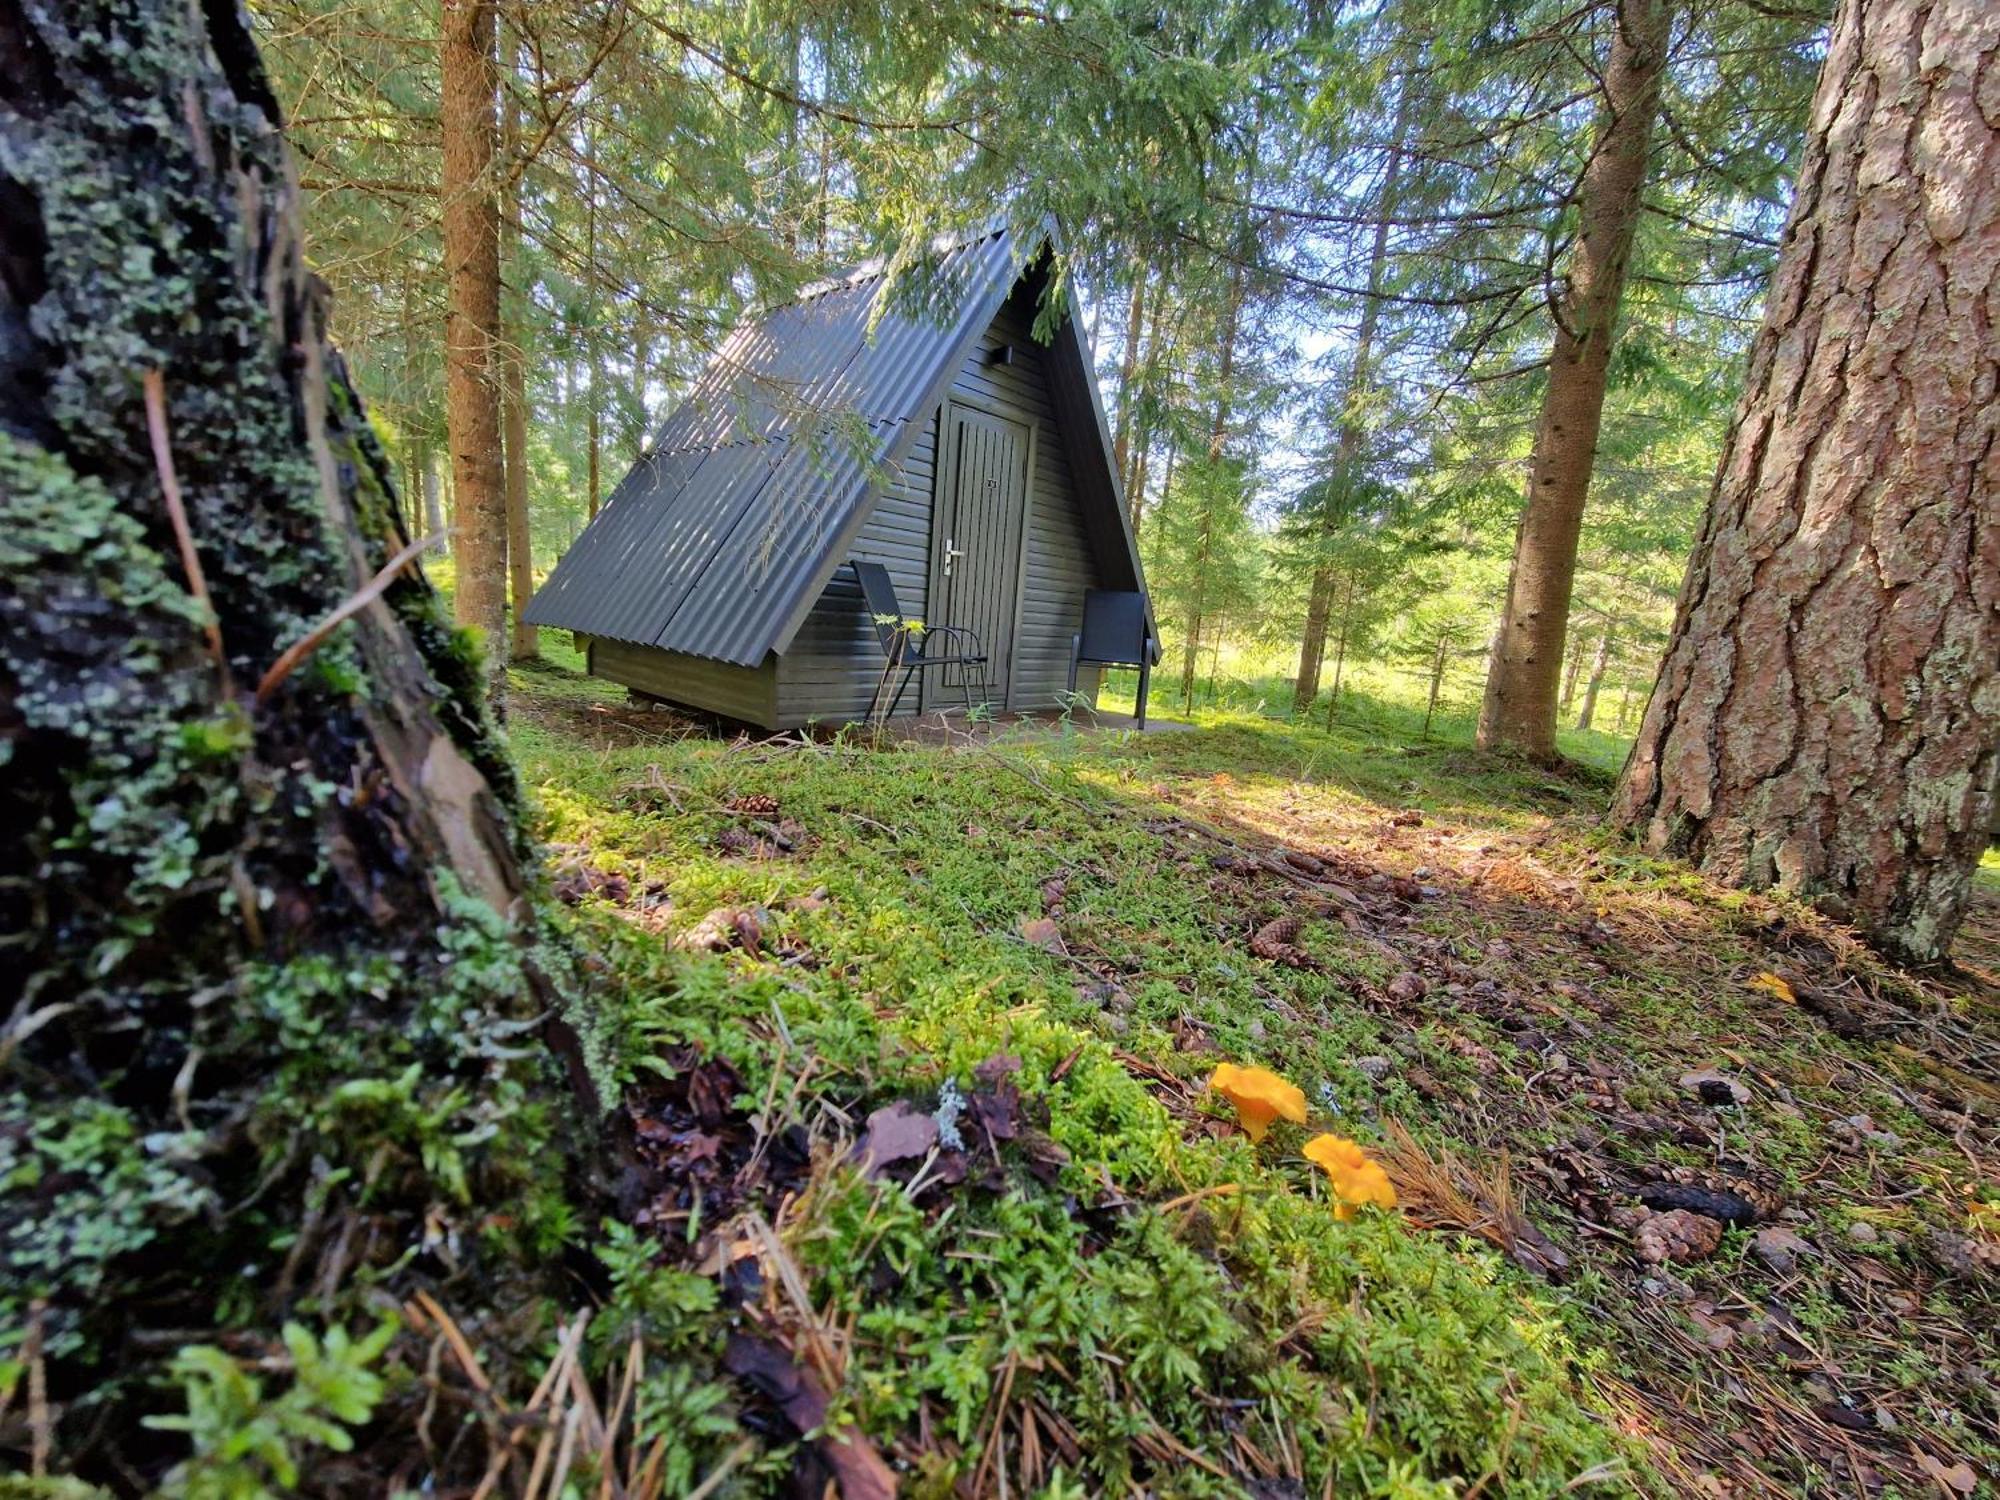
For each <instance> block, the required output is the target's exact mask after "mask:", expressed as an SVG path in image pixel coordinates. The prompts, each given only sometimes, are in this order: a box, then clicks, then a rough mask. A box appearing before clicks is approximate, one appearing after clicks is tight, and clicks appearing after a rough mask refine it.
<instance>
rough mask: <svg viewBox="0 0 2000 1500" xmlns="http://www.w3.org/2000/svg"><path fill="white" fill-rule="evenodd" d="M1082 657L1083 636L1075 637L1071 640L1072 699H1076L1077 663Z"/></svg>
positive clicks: (1070, 685)
mask: <svg viewBox="0 0 2000 1500" xmlns="http://www.w3.org/2000/svg"><path fill="white" fill-rule="evenodd" d="M1082 656H1083V636H1082V635H1081V634H1077V635H1073V636H1071V637H1070V638H1069V695H1070V697H1071V698H1075V697H1076V667H1077V662H1078V661H1079V660H1080V659H1081V658H1082Z"/></svg>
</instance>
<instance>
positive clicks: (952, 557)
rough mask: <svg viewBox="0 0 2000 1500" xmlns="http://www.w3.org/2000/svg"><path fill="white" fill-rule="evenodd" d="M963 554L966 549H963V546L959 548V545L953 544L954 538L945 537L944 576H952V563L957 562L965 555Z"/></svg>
mask: <svg viewBox="0 0 2000 1500" xmlns="http://www.w3.org/2000/svg"><path fill="white" fill-rule="evenodd" d="M963 556H965V552H964V550H963V549H962V548H959V547H955V546H953V545H952V539H951V538H950V537H946V538H945V539H944V576H945V577H947V578H949V577H951V565H952V564H953V563H955V562H957V561H958V560H959V559H960V558H961V557H963Z"/></svg>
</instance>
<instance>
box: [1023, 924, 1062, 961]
mask: <svg viewBox="0 0 2000 1500" xmlns="http://www.w3.org/2000/svg"><path fill="white" fill-rule="evenodd" d="M1019 930H1020V933H1021V939H1022V941H1023V942H1028V943H1033V944H1034V945H1035V946H1036V947H1037V948H1046V949H1048V951H1049V952H1051V953H1060V952H1062V951H1063V938H1062V928H1060V927H1058V926H1057V925H1056V924H1055V922H1054V921H1053V920H1052V919H1051V918H1048V917H1024V918H1022V919H1021V926H1020V929H1019Z"/></svg>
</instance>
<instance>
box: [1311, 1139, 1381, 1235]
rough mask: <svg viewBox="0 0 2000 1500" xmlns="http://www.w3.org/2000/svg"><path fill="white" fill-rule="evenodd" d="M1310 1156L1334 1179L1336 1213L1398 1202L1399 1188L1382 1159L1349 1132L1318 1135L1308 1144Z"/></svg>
mask: <svg viewBox="0 0 2000 1500" xmlns="http://www.w3.org/2000/svg"><path fill="white" fill-rule="evenodd" d="M1305 1155H1306V1160H1307V1161H1311V1162H1316V1163H1318V1164H1319V1165H1320V1166H1321V1167H1322V1168H1324V1169H1325V1171H1326V1175H1327V1176H1328V1177H1330V1178H1331V1179H1333V1197H1334V1207H1333V1212H1334V1217H1336V1218H1341V1219H1351V1218H1353V1217H1354V1210H1355V1209H1357V1208H1359V1207H1360V1206H1361V1205H1362V1204H1364V1203H1372V1204H1374V1205H1375V1206H1376V1207H1378V1208H1394V1207H1395V1206H1396V1189H1395V1188H1394V1186H1392V1185H1391V1183H1390V1181H1389V1174H1388V1173H1387V1172H1384V1171H1383V1170H1382V1167H1381V1164H1380V1163H1379V1162H1373V1161H1370V1160H1369V1159H1368V1153H1367V1152H1366V1151H1363V1150H1362V1149H1361V1147H1360V1146H1359V1145H1358V1144H1356V1143H1355V1142H1353V1141H1350V1140H1348V1139H1347V1138H1346V1137H1345V1136H1338V1135H1316V1136H1314V1137H1313V1138H1312V1139H1311V1140H1309V1141H1307V1142H1306V1144H1305Z"/></svg>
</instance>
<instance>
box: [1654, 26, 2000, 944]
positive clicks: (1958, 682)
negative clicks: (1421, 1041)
mask: <svg viewBox="0 0 2000 1500" xmlns="http://www.w3.org/2000/svg"><path fill="white" fill-rule="evenodd" d="M1996 79H2000V10H1996V9H1995V8H1994V7H1992V6H1990V5H1952V4H1945V3H1937V4H1927V3H1919V0H1846V3H1843V4H1842V5H1841V7H1840V11H1839V14H1838V16H1837V17H1836V19H1835V23H1834V28H1833V32H1832V36H1831V38H1830V41H1829V45H1828V50H1827V56H1826V61H1825V64H1824V66H1823V68H1822V71H1821V75H1820V84H1819V90H1818V93H1817V96H1816V97H1815V100H1814V103H1813V114H1812V121H1811V128H1810V134H1809V137H1808V141H1807V148H1806V153H1805V158H1804V162H1803V164H1802V166H1801V167H1800V171H1799V183H1798V192H1797V199H1796V202H1795V203H1794V205H1793V209H1792V218H1791V223H1790V225H1789V227H1788V228H1787V230H1786V233H1785V237H1784V240H1783V242H1782V246H1781V249H1780V253H1779V259H1778V267H1777V272H1776V275H1775V277H1774V280H1773V283H1772V287H1771V292H1770V296H1769V300H1768V302H1767V305H1766V308H1765V314H1764V323H1763V327H1762V329H1761V331H1760V332H1759V334H1758V336H1757V340H1756V342H1755V344H1754V345H1753V347H1752V351H1751V357H1750V369H1749V375H1748V378H1747V380H1746V383H1745V388H1744V396H1743V401H1742V404H1741V406H1740V407H1739V408H1738V410H1737V414H1736V417H1735V420H1734V422H1733V423H1732V425H1731V428H1730V432H1729V437H1728V440H1727V443H1726V446H1725V449H1724V454H1723V459H1722V463H1721V467H1720V468H1719V470H1718V471H1717V474H1716V478H1715V484H1714V488H1713V489H1712V491H1711V492H1710V497H1709V507H1708V514H1707V518H1706V520H1705V521H1704V523H1703V526H1702V530H1701V534H1700V537H1699V539H1698V541H1697V544H1696V548H1695V552H1694V556H1693V558H1692V560H1691V562H1690V564H1689V567H1688V573H1687V579H1686V582H1685V583H1684V584H1683V586H1682V589H1681V596H1680V603H1679V607H1678V610H1677V613H1676V619H1675V622H1674V630H1673V635H1672V638H1671V641H1670V643H1669V646H1668V649H1667V655H1666V659H1665V662H1664V664H1663V665H1662V667H1661V670H1660V676H1659V680H1658V683H1657V685H1656V686H1655V688H1654V690H1653V697H1652V701H1651V702H1650V703H1649V704H1648V706H1647V709H1646V714H1645V718H1644V720H1643V722H1642V723H1641V725H1640V730H1639V737H1638V740H1637V742H1636V743H1635V744H1634V746H1633V750H1632V755H1631V759H1630V761H1629V762H1628V763H1627V766H1626V769H1625V775H1624V779H1623V781H1622V783H1621V784H1620V787H1619V792H1618V798H1617V803H1616V814H1617V816H1618V817H1620V818H1621V819H1623V820H1624V821H1625V822H1626V823H1628V824H1630V825H1631V826H1632V827H1633V828H1635V829H1637V830H1639V831H1640V832H1641V833H1643V835H1644V836H1645V839H1646V842H1647V843H1648V844H1649V845H1650V846H1651V847H1653V848H1655V849H1661V850H1668V851H1672V852H1675V853H1680V854H1685V855H1686V856H1688V857H1689V858H1691V859H1692V860H1694V861H1695V863H1696V864H1698V865H1699V866H1700V867H1701V869H1702V870H1704V871H1705V872H1707V873H1708V874H1710V875H1712V876H1714V877H1716V878H1718V879H1720V880H1724V881H1727V882H1729V883H1730V884H1733V885H1739V886H1744V887H1749V888H1752V889H1762V888H1765V887H1771V886H1777V887H1782V888H1785V889H1788V890H1792V891H1796V892H1799V893H1801V894H1803V895H1806V896H1809V897H1813V898H1816V899H1817V900H1818V901H1819V902H1820V903H1821V904H1822V906H1823V907H1825V908H1826V909H1827V910H1829V911H1830V912H1832V913H1833V914H1835V915H1837V916H1840V917H1844V918H1846V919H1849V920H1851V921H1853V922H1854V923H1855V924H1856V925H1857V926H1859V927H1860V928H1861V929H1862V931H1863V932H1864V933H1866V934H1867V935H1868V936H1869V937H1870V938H1871V939H1872V940H1873V941H1874V942H1875V943H1877V944H1878V945H1879V946H1881V947H1882V948H1883V949H1885V950H1886V951H1888V952H1889V953H1891V954H1893V955H1895V956H1897V957H1899V958H1903V959H1906V960H1910V961H1915V962H1930V961H1933V960H1936V959H1939V958H1941V957H1942V956H1943V955H1944V954H1945V953H1946V952H1947V951H1948V947H1949V944H1950V941H1951V937H1952V934H1953V932H1954V930H1955V929H1956V928H1957V926H1958V923H1959V919H1960V917H1961V916H1962V914H1963V911H1964V904H1965V899H1966V892H1967V889H1968V886H1969V883H1970V878H1971V873H1972V869H1973V866H1974V865H1975V864H1976V863H1977V861H1978V859H1979V853H1980V850H1981V848H1982V847H1983V846H1984V844H1985V842H1986V836H1987V832H1988V830H1989V828H1990V827H1991V825H1992V822H1993V817H1994V798H1995V789H1994V781H1995V775H1996V757H1997V756H2000V399H1996V387H2000V324H1997V323H1996V321H1995V320H1994V319H1993V318H1992V317H1990V316H1987V315H1985V314H1984V313H1983V312H1982V311H1981V309H1984V308H1986V307H1988V305H1989V304H1990V300H1991V298H1992V295H1993V287H1994V281H1993V277H1994V268H1995V266H2000V95H1996V93H1995V84H1994V80H1996Z"/></svg>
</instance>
